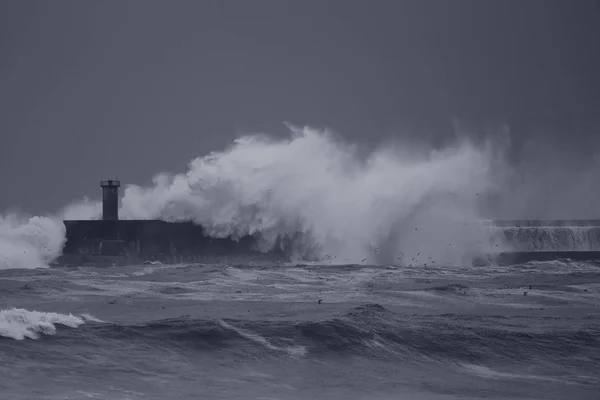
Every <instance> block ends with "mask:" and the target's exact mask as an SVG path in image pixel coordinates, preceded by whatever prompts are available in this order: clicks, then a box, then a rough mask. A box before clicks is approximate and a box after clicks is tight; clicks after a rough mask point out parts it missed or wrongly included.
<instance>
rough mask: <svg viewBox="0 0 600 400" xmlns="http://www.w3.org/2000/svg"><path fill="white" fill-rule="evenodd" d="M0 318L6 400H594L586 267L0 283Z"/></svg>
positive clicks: (256, 268) (99, 275) (0, 276)
mask: <svg viewBox="0 0 600 400" xmlns="http://www.w3.org/2000/svg"><path fill="white" fill-rule="evenodd" d="M529 285H532V286H531V287H530V286H529ZM525 292H526V293H527V294H526V295H525ZM0 305H1V308H2V311H1V312H0V336H1V337H0V357H1V362H0V376H1V379H0V393H1V395H0V398H2V399H5V400H11V399H88V398H90V399H111V400H113V399H157V400H158V399H160V400H162V399H219V398H223V399H458V398H461V399H464V398H478V399H479V398H493V399H509V398H510V399H598V398H599V397H598V393H600V264H594V263H587V264H583V263H568V262H558V261H557V262H553V263H531V264H527V265H515V266H504V267H480V268H476V267H468V268H467V267H464V268H460V267H452V268H450V267H447V268H443V267H440V266H438V267H436V268H431V267H429V268H425V267H423V268H386V267H364V266H328V265H304V266H300V265H293V266H292V265H270V266H266V265H250V263H249V264H247V265H219V264H212V265H177V266H163V265H142V266H130V267H126V268H122V267H109V268H100V267H78V268H68V269H67V268H55V269H45V270H3V271H0Z"/></svg>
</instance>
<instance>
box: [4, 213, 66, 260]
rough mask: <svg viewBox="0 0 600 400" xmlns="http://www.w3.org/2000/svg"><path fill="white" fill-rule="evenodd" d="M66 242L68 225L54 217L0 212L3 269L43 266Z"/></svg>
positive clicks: (55, 255)
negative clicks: (66, 226) (26, 216)
mask: <svg viewBox="0 0 600 400" xmlns="http://www.w3.org/2000/svg"><path fill="white" fill-rule="evenodd" d="M64 242H65V226H64V224H63V223H62V222H61V221H60V220H59V219H56V218H54V217H32V218H23V217H19V216H17V215H15V214H9V215H6V216H2V215H0V269H10V268H43V267H47V266H48V263H50V262H52V261H53V260H55V259H56V258H57V257H58V256H59V255H60V254H61V251H62V247H63V245H64Z"/></svg>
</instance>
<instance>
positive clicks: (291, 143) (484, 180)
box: [0, 127, 504, 268]
mask: <svg viewBox="0 0 600 400" xmlns="http://www.w3.org/2000/svg"><path fill="white" fill-rule="evenodd" d="M290 129H291V139H287V140H276V139H272V138H269V137H267V136H264V135H253V136H245V137H242V138H239V139H238V140H236V141H235V142H234V144H233V145H232V146H231V147H230V148H228V149H226V150H225V151H222V152H212V153H210V154H208V155H207V156H205V157H200V158H197V159H195V160H193V161H191V162H190V164H189V170H188V171H187V173H185V174H176V175H168V174H159V175H157V176H156V177H155V178H154V184H153V185H152V186H151V187H146V188H143V187H139V186H135V185H132V186H128V187H126V189H125V193H124V197H123V199H122V203H121V210H120V214H121V217H122V218H125V219H162V220H167V221H184V220H186V221H188V220H191V221H194V222H196V223H199V224H201V225H203V226H204V227H205V228H206V230H207V232H208V233H209V234H210V235H212V236H214V237H226V236H229V235H232V236H233V237H241V236H244V235H247V234H254V233H260V234H261V236H262V238H263V243H261V244H262V245H263V246H264V249H265V250H266V249H269V248H271V247H272V246H273V245H274V244H275V241H276V238H277V237H278V236H288V237H294V238H295V239H294V240H295V242H294V245H295V250H296V251H297V253H298V254H297V256H299V257H301V258H304V259H307V258H309V259H322V258H323V257H326V258H328V259H329V260H333V259H335V261H336V262H338V263H353V262H356V263H358V262H363V261H364V262H369V263H400V262H402V263H406V264H409V263H421V262H423V261H424V262H429V261H428V260H437V262H438V263H439V262H450V263H456V262H468V261H470V260H471V259H472V258H473V257H476V256H478V255H481V254H484V253H487V252H488V251H490V250H498V247H495V246H494V243H495V242H494V240H495V239H493V235H492V234H491V231H490V230H489V229H488V228H486V227H485V226H483V225H482V223H481V222H480V215H479V214H478V205H479V200H480V199H481V198H482V197H483V195H485V194H489V193H491V192H493V191H494V189H496V188H497V187H499V185H497V183H498V182H497V179H498V176H499V175H498V171H502V170H503V168H504V167H503V165H502V164H501V163H499V161H500V162H501V160H502V157H500V156H499V154H500V153H501V151H500V152H499V151H498V148H497V146H496V145H495V144H493V143H491V142H485V143H483V144H475V143H474V142H472V141H469V140H466V139H465V140H458V141H457V143H456V144H455V145H453V146H449V147H447V148H445V149H442V150H425V149H423V148H420V149H416V148H413V147H414V146H388V147H385V148H380V149H378V150H376V151H373V152H371V153H370V154H368V155H367V156H366V157H364V156H363V157H361V156H360V155H359V151H358V150H359V149H358V148H357V147H356V146H353V145H349V144H347V143H345V142H343V141H342V140H339V139H336V138H335V137H334V135H333V134H332V133H330V132H328V131H318V130H314V129H310V128H303V129H299V128H294V127H291V128H290ZM480 195H481V196H480ZM100 214H101V203H100V202H97V201H90V200H88V199H84V200H83V201H80V202H74V203H71V204H70V205H68V206H67V207H65V208H64V209H63V210H62V211H61V212H59V213H58V214H57V216H56V217H33V218H29V219H27V218H18V217H16V216H14V215H10V216H7V217H0V268H37V267H43V266H45V265H47V264H48V263H49V262H51V261H52V260H54V259H55V258H56V257H58V256H59V255H60V252H61V249H62V246H63V245H64V242H65V228H64V225H63V224H62V221H61V220H62V219H97V218H99V217H100ZM494 247H495V248H494ZM398 260H400V261H398Z"/></svg>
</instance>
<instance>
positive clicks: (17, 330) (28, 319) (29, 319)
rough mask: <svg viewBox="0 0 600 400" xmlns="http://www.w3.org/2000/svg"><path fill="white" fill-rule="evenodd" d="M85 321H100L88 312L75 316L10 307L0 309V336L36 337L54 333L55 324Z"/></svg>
mask: <svg viewBox="0 0 600 400" xmlns="http://www.w3.org/2000/svg"><path fill="white" fill-rule="evenodd" d="M87 321H90V322H102V321H101V320H99V319H97V318H95V317H93V316H92V315H89V314H82V315H80V316H76V315H73V314H59V313H53V312H41V311H29V310H25V309H23V308H10V309H6V310H2V311H0V336H3V337H7V338H12V339H16V340H23V339H25V338H28V339H38V338H39V337H40V335H42V334H43V335H54V334H55V333H56V326H57V325H63V326H67V327H69V328H77V327H79V326H80V325H83V324H85V323H86V322H87Z"/></svg>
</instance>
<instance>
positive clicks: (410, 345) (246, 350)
mask: <svg viewBox="0 0 600 400" xmlns="http://www.w3.org/2000/svg"><path fill="white" fill-rule="evenodd" d="M12 312H13V313H14V312H15V311H12ZM20 312H25V311H24V310H21V311H20ZM27 313H29V314H27V315H28V324H30V326H34V327H36V328H35V329H37V330H36V331H35V332H44V333H46V332H45V331H43V330H44V329H47V328H45V327H46V326H47V325H52V324H63V325H67V326H71V327H76V326H79V325H81V324H83V323H84V322H85V319H84V318H80V317H75V316H72V315H70V316H67V315H61V314H52V313H50V314H43V313H38V314H35V317H33V318H32V317H31V315H32V313H31V312H27ZM537 318H544V317H523V324H518V325H515V323H514V321H512V320H510V319H508V318H506V317H502V316H494V315H488V316H463V315H457V314H442V315H431V316H417V315H404V314H398V313H395V312H392V311H390V310H388V309H386V308H385V307H382V306H380V305H378V304H365V305H362V306H358V307H356V308H353V309H351V310H350V311H349V312H347V313H346V314H344V315H340V316H339V317H337V318H331V319H324V320H313V321H294V320H278V321H274V320H262V321H261V320H259V321H256V320H254V321H251V320H226V321H223V320H204V319H194V318H190V317H186V316H182V317H179V318H174V319H166V320H156V321H152V322H148V323H141V324H132V325H118V324H110V323H103V324H96V325H91V326H90V327H88V328H84V329H83V330H80V331H77V332H76V333H71V332H69V331H64V332H61V333H60V336H61V343H64V344H68V343H69V341H70V340H77V341H82V340H83V341H87V342H88V343H89V344H93V343H92V342H93V341H102V343H105V344H104V345H107V346H113V347H114V344H113V345H109V344H107V342H111V341H118V342H120V343H123V342H131V343H138V344H140V343H144V344H145V345H150V346H154V345H155V346H159V347H161V348H173V349H178V350H179V351H181V350H185V351H194V352H225V353H235V354H243V356H244V357H247V358H264V357H282V356H283V357H334V356H343V355H358V356H367V357H383V358H389V357H399V358H401V359H402V360H403V361H408V360H423V359H429V360H437V361H440V362H463V363H476V364H487V363H496V362H506V363H514V362H527V363H530V362H531V360H532V359H535V360H537V362H540V363H544V362H552V360H555V359H556V357H560V358H561V360H562V362H563V363H565V365H567V364H572V365H577V366H579V367H585V366H588V367H590V368H593V366H594V365H596V362H597V360H598V357H600V340H599V339H598V337H599V334H600V325H598V323H597V321H596V320H595V319H594V320H589V323H587V324H585V325H580V326H566V325H560V326H557V327H556V328H555V329H554V330H553V329H550V330H547V329H546V330H540V331H538V330H536V329H535V328H534V327H535V326H536V321H535V319H537ZM52 326H53V325H52ZM18 329H19V330H18V331H17V332H16V333H13V335H14V336H11V337H15V336H16V337H15V338H19V337H21V338H22V336H23V335H24V333H23V332H26V331H25V328H22V327H21V325H18ZM53 329H54V328H53V327H52V328H50V329H49V330H50V331H51V333H54V330H53ZM3 335H4V336H6V335H5V334H4V333H3ZM19 335H21V336H19ZM465 343H468V345H467V346H465Z"/></svg>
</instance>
